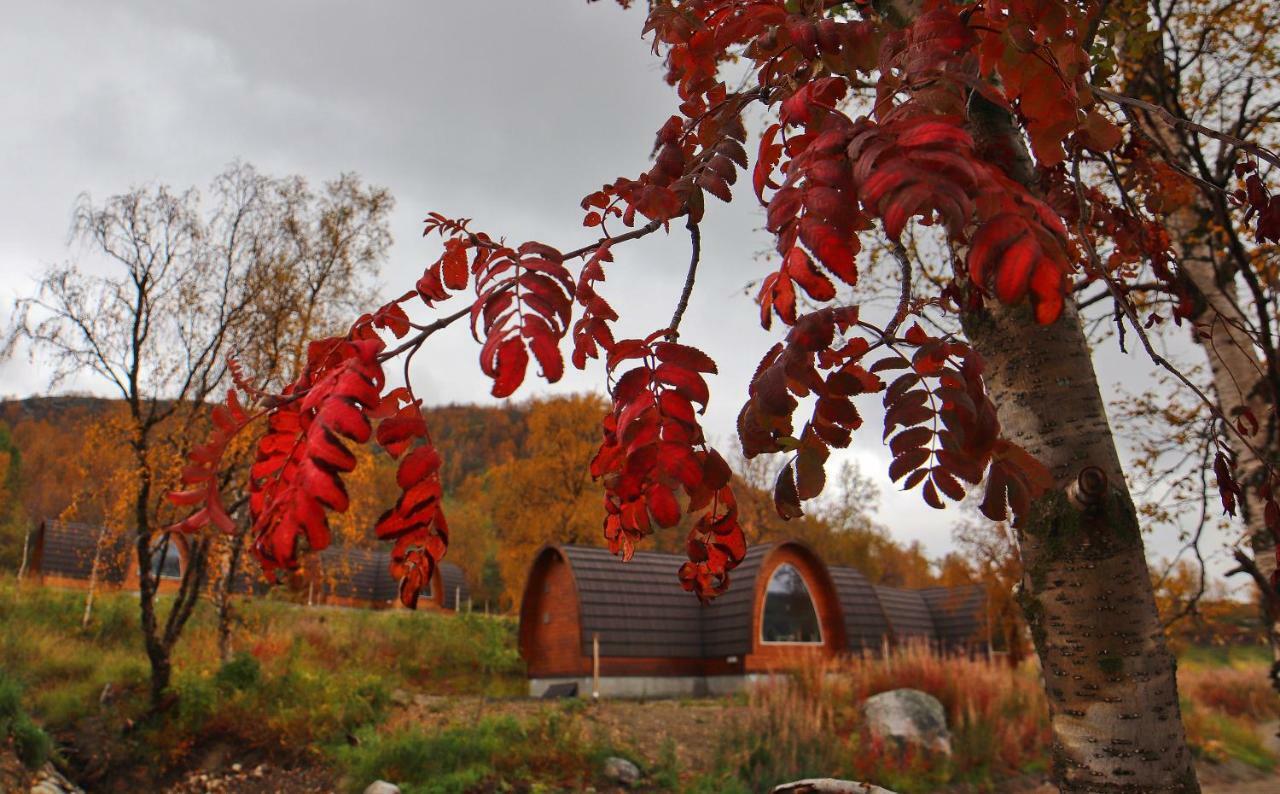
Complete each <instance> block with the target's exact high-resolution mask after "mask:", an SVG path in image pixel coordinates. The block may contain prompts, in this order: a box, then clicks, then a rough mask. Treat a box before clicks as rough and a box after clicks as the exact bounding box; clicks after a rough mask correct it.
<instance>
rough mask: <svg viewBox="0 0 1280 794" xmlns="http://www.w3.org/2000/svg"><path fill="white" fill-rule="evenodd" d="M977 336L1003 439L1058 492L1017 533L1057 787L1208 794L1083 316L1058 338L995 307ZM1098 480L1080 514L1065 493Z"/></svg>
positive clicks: (1070, 313)
mask: <svg viewBox="0 0 1280 794" xmlns="http://www.w3.org/2000/svg"><path fill="white" fill-rule="evenodd" d="M965 331H966V333H967V334H968V336H969V339H970V341H971V342H972V343H973V345H974V347H975V348H976V349H977V350H978V351H979V352H980V353H981V354H982V356H983V358H984V359H985V360H986V362H987V373H986V379H987V386H988V389H989V390H990V393H991V398H992V401H993V402H994V403H995V404H996V406H997V407H998V411H999V416H1000V422H1001V426H1002V427H1003V428H1004V432H1005V435H1006V436H1007V437H1008V438H1009V439H1010V440H1012V441H1015V442H1017V443H1018V444H1020V445H1021V446H1022V447H1023V448H1024V449H1026V450H1027V452H1029V453H1031V454H1032V455H1034V456H1035V457H1036V458H1037V459H1038V460H1040V461H1041V462H1042V463H1044V464H1045V465H1046V466H1048V467H1049V470H1050V471H1051V472H1052V473H1053V477H1054V481H1055V482H1056V483H1057V486H1058V488H1059V489H1060V490H1055V491H1052V492H1051V493H1050V494H1048V495H1047V496H1045V497H1043V498H1042V499H1041V500H1040V501H1039V502H1038V503H1037V504H1036V505H1035V507H1034V509H1033V515H1032V517H1031V519H1030V520H1028V521H1025V522H1024V526H1022V527H1021V528H1019V530H1018V544H1019V547H1020V549H1021V553H1022V560H1023V565H1024V573H1023V579H1022V583H1021V586H1020V593H1019V601H1020V603H1021V605H1022V609H1023V613H1024V615H1025V617H1026V620H1027V624H1028V625H1029V626H1030V627H1031V633H1032V638H1033V639H1034V641H1035V646H1036V651H1037V653H1038V654H1039V656H1040V663H1041V667H1042V669H1043V670H1044V678H1045V691H1046V693H1047V694H1048V698H1049V706H1050V716H1051V720H1052V724H1053V735H1054V747H1053V763H1054V773H1055V774H1054V778H1055V780H1056V781H1057V782H1058V783H1059V784H1060V785H1061V786H1062V790H1063V791H1071V792H1075V791H1080V792H1083V791H1089V792H1121V791H1124V792H1134V791H1152V792H1155V791H1160V792H1196V791H1199V785H1198V784H1197V782H1196V777H1195V771H1194V768H1193V766H1192V759H1191V754H1190V753H1189V752H1188V750H1187V744H1186V736H1185V734H1184V731H1183V727H1182V719H1181V713H1180V711H1179V707H1178V692H1177V682H1176V678H1175V664H1174V659H1173V655H1172V654H1171V653H1170V652H1169V649H1168V648H1167V647H1166V645H1165V641H1164V633H1163V630H1162V628H1161V625H1160V616H1159V613H1158V612H1157V611H1156V604H1155V597H1154V594H1153V592H1152V588H1151V579H1150V577H1149V575H1148V571H1147V561H1146V557H1145V555H1144V553H1143V547H1142V536H1141V532H1140V531H1139V527H1138V521H1137V516H1136V513H1135V511H1134V508H1133V504H1132V502H1131V501H1130V498H1129V493H1128V489H1127V487H1126V485H1125V480H1124V474H1123V471H1122V469H1121V467H1120V461H1119V458H1118V456H1117V454H1116V449H1115V443H1114V441H1113V439H1112V435H1111V428H1110V427H1109V426H1108V424H1107V418H1106V412H1105V407H1104V404H1103V401H1102V396H1101V394H1100V393H1099V390H1098V384H1097V379H1096V377H1095V375H1094V371H1093V362H1092V360H1091V359H1090V355H1089V347H1088V343H1087V342H1086V340H1085V336H1084V333H1083V330H1082V329H1081V326H1080V320H1079V316H1078V314H1077V313H1076V311H1075V307H1074V304H1072V305H1069V306H1068V308H1067V310H1066V311H1064V313H1063V316H1062V318H1061V319H1059V320H1058V322H1057V323H1055V324H1053V325H1052V326H1047V327H1045V326H1039V325H1037V324H1036V322H1035V319H1034V318H1033V317H1032V316H1031V312H1030V309H1029V308H1028V307H1026V306H1025V305H1024V306H1019V307H1015V308H1006V307H993V308H992V309H991V311H990V312H988V313H984V314H982V315H979V316H972V317H969V318H967V319H966V322H965ZM1095 469H1096V470H1099V471H1101V473H1102V474H1103V475H1104V476H1105V482H1102V481H1100V480H1097V479H1094V480H1090V479H1089V476H1088V475H1086V477H1085V478H1083V484H1084V486H1085V487H1084V488H1083V493H1081V495H1080V496H1079V497H1077V498H1076V499H1075V500H1074V501H1075V502H1076V503H1077V504H1073V503H1072V501H1073V500H1069V499H1068V497H1067V491H1068V490H1069V489H1070V490H1072V491H1080V490H1081V489H1080V488H1079V487H1078V486H1077V482H1078V481H1079V480H1081V476H1080V475H1081V473H1082V472H1085V471H1086V470H1095ZM1099 486H1101V487H1099ZM1077 505H1079V506H1077ZM1081 508H1083V509H1081Z"/></svg>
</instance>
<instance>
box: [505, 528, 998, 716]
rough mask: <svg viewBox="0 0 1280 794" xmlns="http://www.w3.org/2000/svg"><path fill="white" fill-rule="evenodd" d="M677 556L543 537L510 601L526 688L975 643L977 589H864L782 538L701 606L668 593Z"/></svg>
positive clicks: (660, 688)
mask: <svg viewBox="0 0 1280 794" xmlns="http://www.w3.org/2000/svg"><path fill="white" fill-rule="evenodd" d="M682 562H683V558H682V557H679V556H677V555H674V554H656V553H651V552H638V553H637V554H636V555H635V557H634V558H632V560H631V561H630V562H627V563H622V562H621V561H620V560H619V559H618V558H616V557H614V556H613V555H612V554H610V553H609V552H608V550H606V549H599V548H592V547H586V546H548V547H545V548H543V549H542V550H541V551H540V552H539V553H538V554H537V556H536V557H535V559H534V561H533V564H532V566H531V568H530V571H529V577H528V580H527V582H526V584H525V590H524V597H523V599H522V602H521V607H520V634H519V642H520V653H521V655H522V656H523V657H524V659H525V662H526V664H527V666H528V675H529V679H530V680H529V687H530V694H532V695H535V696H538V695H541V694H543V693H545V692H546V690H547V689H548V688H549V687H551V686H554V685H569V686H573V685H576V686H577V691H578V692H581V693H587V692H591V691H592V686H593V664H594V658H593V653H594V646H595V645H596V643H598V645H599V664H600V690H601V694H606V695H618V696H634V697H653V696H679V695H699V694H716V693H721V692H730V691H734V690H737V689H740V688H741V687H742V686H743V685H744V684H745V683H746V682H747V681H749V680H750V679H751V678H753V677H755V676H758V675H760V674H765V673H769V672H774V671H779V670H785V669H788V668H794V667H795V666H797V665H798V664H801V663H803V662H804V661H805V660H806V659H812V658H829V657H834V656H837V655H839V654H843V653H863V652H868V653H880V652H881V651H882V649H883V648H885V647H887V646H890V645H897V644H901V643H906V642H926V643H929V644H930V645H931V646H932V647H934V648H936V649H938V650H939V651H943V652H961V651H966V650H973V649H975V648H978V647H985V643H986V637H985V635H984V632H983V627H984V617H985V607H986V597H985V594H984V593H983V592H982V590H981V588H978V587H964V588H954V589H948V588H941V587H938V588H929V589H925V590H903V589H900V588H893V587H877V586H872V585H871V584H870V583H869V582H868V581H867V578H866V577H865V576H863V575H862V573H860V572H859V571H857V570H855V569H853V568H843V567H831V566H828V565H826V564H825V563H824V562H823V561H822V560H821V559H820V558H819V557H818V556H817V554H815V553H814V552H813V551H812V550H811V549H810V548H809V547H808V546H806V545H804V544H802V543H798V542H794V541H788V542H784V543H777V544H770V545H761V546H755V547H753V548H752V549H751V550H750V551H749V552H748V553H747V556H746V559H745V560H743V562H742V564H741V565H739V566H738V567H737V568H736V569H735V570H734V571H733V573H732V586H731V587H730V588H729V591H728V592H727V593H725V594H724V595H723V596H721V597H720V598H717V599H716V600H714V601H712V602H711V603H710V604H708V605H705V606H704V605H702V604H701V603H699V602H698V600H697V599H696V598H694V597H693V596H692V595H690V594H689V593H686V592H685V591H684V590H683V589H681V587H680V585H679V583H678V582H677V580H676V571H677V569H679V567H680V564H681V563H682Z"/></svg>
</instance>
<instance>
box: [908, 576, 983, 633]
mask: <svg viewBox="0 0 1280 794" xmlns="http://www.w3.org/2000/svg"><path fill="white" fill-rule="evenodd" d="M920 595H921V596H923V597H924V601H925V603H926V604H927V605H928V607H929V613H930V614H931V615H932V616H933V625H934V627H935V628H936V629H937V633H938V640H939V641H940V642H941V643H942V645H943V647H953V646H958V645H963V644H964V643H966V642H971V641H973V640H976V639H980V637H979V635H980V634H981V633H982V631H983V626H984V620H985V617H986V606H987V594H986V592H985V591H983V589H982V587H981V586H979V585H970V586H969V587H953V588H947V587H929V588H926V589H924V590H921V591H920Z"/></svg>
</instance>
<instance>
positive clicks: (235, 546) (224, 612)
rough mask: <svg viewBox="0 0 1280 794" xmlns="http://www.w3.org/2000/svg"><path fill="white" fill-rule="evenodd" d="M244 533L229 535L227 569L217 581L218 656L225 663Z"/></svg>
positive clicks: (227, 656) (228, 658) (228, 656)
mask: <svg viewBox="0 0 1280 794" xmlns="http://www.w3.org/2000/svg"><path fill="white" fill-rule="evenodd" d="M244 540H245V533H244V532H237V533H236V534H235V535H233V536H232V537H231V541H230V542H231V549H230V551H229V552H228V555H227V570H226V572H225V575H224V576H223V577H222V579H221V580H220V581H219V582H218V595H217V598H218V658H219V659H221V660H222V662H223V663H224V664H225V663H226V662H228V661H230V660H231V621H232V619H233V618H234V612H233V610H232V604H231V597H232V594H233V592H234V587H235V578H236V574H238V573H239V572H240V558H241V556H243V553H244Z"/></svg>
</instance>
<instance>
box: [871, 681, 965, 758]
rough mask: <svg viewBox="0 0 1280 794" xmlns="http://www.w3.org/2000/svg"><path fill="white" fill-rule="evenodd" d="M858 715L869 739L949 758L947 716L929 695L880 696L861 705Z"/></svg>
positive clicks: (895, 693)
mask: <svg viewBox="0 0 1280 794" xmlns="http://www.w3.org/2000/svg"><path fill="white" fill-rule="evenodd" d="M862 715H863V718H864V719H865V720H866V721H867V729H868V730H870V731H871V735H872V736H875V737H877V738H879V739H884V740H892V741H894V742H896V743H897V744H898V745H899V746H907V745H910V746H913V747H916V748H919V749H924V750H928V751H930V752H934V753H941V754H943V755H946V756H950V755H951V733H950V732H949V731H948V730H947V713H946V711H945V710H944V709H943V708H942V704H941V703H939V702H938V699H937V698H935V697H934V696H933V695H930V694H928V693H925V692H921V691H920V690H918V689H893V690H890V691H888V692H881V693H880V694H878V695H875V696H873V697H869V698H867V699H866V700H865V701H863V703H862Z"/></svg>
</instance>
